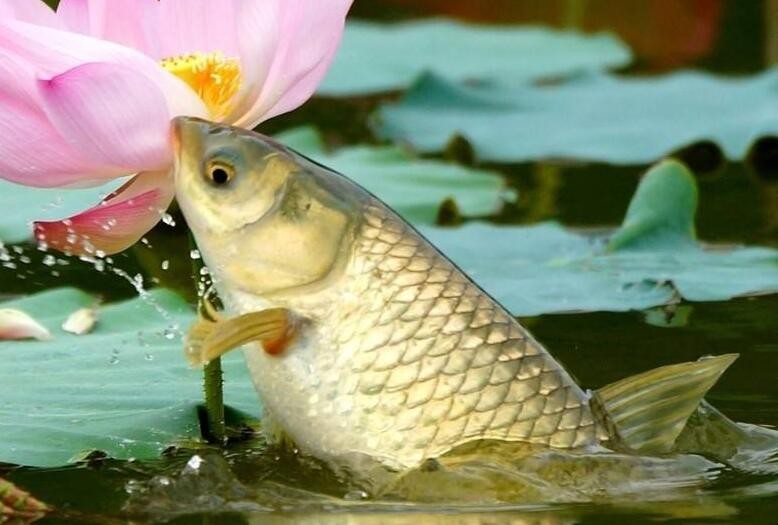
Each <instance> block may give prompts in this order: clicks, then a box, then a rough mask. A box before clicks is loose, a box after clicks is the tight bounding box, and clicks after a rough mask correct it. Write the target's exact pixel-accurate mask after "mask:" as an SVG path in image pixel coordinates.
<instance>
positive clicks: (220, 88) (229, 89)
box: [162, 53, 241, 120]
mask: <svg viewBox="0 0 778 525" xmlns="http://www.w3.org/2000/svg"><path fill="white" fill-rule="evenodd" d="M162 67H164V68H165V69H166V70H168V71H169V72H170V73H172V74H174V75H175V76H177V77H178V78H180V79H181V80H183V81H184V82H186V83H187V84H188V85H189V87H191V88H192V89H194V91H195V93H197V94H198V95H199V96H200V98H201V99H203V102H205V105H206V107H207V108H208V111H210V113H211V118H212V119H213V120H220V119H223V118H224V117H226V116H227V115H228V114H229V113H230V110H231V109H232V106H233V98H234V96H235V93H237V92H238V88H239V87H240V80H241V74H240V62H238V60H236V59H234V58H227V57H225V56H224V55H222V54H221V53H192V54H189V55H180V56H177V57H171V58H163V59H162Z"/></svg>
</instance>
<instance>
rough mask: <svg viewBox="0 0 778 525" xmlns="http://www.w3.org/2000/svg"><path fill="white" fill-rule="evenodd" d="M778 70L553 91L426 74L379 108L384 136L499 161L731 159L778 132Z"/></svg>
mask: <svg viewBox="0 0 778 525" xmlns="http://www.w3.org/2000/svg"><path fill="white" fill-rule="evenodd" d="M776 84H778V69H774V70H771V71H767V72H765V73H762V74H760V75H756V76H753V77H750V78H739V79H727V78H721V77H715V76H711V75H705V74H701V73H691V72H681V73H675V74H672V75H667V76H663V77H652V78H619V77H614V76H608V75H590V76H584V77H581V78H576V79H574V80H571V81H569V82H565V83H562V84H556V85H546V86H519V87H510V88H509V87H501V86H495V85H481V86H464V85H461V84H455V83H451V82H450V81H448V80H446V79H444V78H442V77H439V76H435V75H431V74H428V75H424V76H423V77H421V78H420V79H419V80H418V81H417V82H416V84H415V85H414V86H413V88H412V89H411V90H410V91H409V92H408V93H407V94H406V96H405V98H404V99H403V100H402V101H401V102H399V103H396V104H388V105H386V106H384V107H383V108H382V109H381V110H380V114H379V119H378V131H379V133H380V135H382V136H383V137H384V138H391V139H394V140H400V141H403V142H407V143H409V144H411V145H412V146H413V147H414V148H415V149H417V150H418V151H421V152H425V153H432V152H440V151H443V150H444V149H445V147H446V144H447V143H448V141H449V140H450V138H451V137H452V136H455V135H461V136H463V137H464V138H466V139H467V140H469V141H470V143H471V145H472V147H473V149H474V151H475V155H476V157H478V158H479V159H482V160H488V161H495V162H520V161H530V160H537V159H547V158H571V159H582V160H589V161H603V162H610V163H613V164H643V163H650V162H654V161H655V160H657V159H659V158H661V157H662V156H664V155H667V154H668V153H671V152H673V151H675V150H677V149H679V148H681V147H683V146H686V145H689V144H692V143H695V142H699V141H703V140H710V141H713V142H715V143H716V144H719V145H720V146H721V148H722V150H723V151H724V153H725V155H726V156H727V157H728V158H730V159H735V160H741V159H743V158H745V157H746V154H747V153H748V150H749V147H750V146H751V145H752V144H753V143H754V141H756V139H758V138H759V137H763V136H767V135H776V134H778V107H777V106H776V104H775V87H776Z"/></svg>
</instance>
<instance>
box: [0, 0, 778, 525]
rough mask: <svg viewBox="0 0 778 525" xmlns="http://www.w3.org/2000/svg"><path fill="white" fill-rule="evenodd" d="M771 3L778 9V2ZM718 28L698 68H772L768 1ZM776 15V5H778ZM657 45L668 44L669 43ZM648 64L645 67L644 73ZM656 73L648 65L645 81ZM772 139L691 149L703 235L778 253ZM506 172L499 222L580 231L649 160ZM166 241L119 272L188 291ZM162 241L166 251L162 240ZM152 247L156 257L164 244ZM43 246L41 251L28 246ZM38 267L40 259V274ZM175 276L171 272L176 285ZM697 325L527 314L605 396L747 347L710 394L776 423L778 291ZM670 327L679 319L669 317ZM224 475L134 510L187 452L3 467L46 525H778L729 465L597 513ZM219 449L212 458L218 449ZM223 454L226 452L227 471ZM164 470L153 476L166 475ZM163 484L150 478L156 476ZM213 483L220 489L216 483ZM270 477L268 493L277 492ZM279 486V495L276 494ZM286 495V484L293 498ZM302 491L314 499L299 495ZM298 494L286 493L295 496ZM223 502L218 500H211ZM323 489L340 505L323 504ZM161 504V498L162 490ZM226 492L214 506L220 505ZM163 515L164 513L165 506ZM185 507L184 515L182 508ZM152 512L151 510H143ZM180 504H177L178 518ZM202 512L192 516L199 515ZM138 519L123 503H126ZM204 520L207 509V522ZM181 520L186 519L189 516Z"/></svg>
mask: <svg viewBox="0 0 778 525" xmlns="http://www.w3.org/2000/svg"><path fill="white" fill-rule="evenodd" d="M773 5H775V4H773ZM722 6H723V7H722V9H723V11H722V14H721V19H720V21H719V24H720V26H719V27H720V29H719V34H718V38H717V39H716V41H715V45H713V46H712V48H711V49H710V50H709V52H707V53H705V54H704V55H703V56H701V57H699V58H698V59H697V60H696V61H693V62H691V63H690V64H687V66H693V67H701V68H704V69H707V70H710V71H716V72H724V73H733V74H740V73H748V72H754V71H757V70H758V69H760V68H761V67H763V65H764V60H765V51H764V50H765V29H764V27H765V24H764V20H763V18H764V13H765V3H763V2H759V1H751V0H732V1H730V2H723V3H722ZM776 8H777V9H778V6H776ZM354 11H355V13H356V14H358V15H361V16H370V17H375V18H382V19H387V18H388V19H393V18H406V17H409V16H413V15H414V12H415V10H414V9H412V8H409V7H407V4H402V5H395V4H393V5H386V4H384V3H382V2H378V1H376V2H373V1H372V0H361V1H360V0H358V1H357V5H356V6H355V10H354ZM657 38H660V36H659V35H658V36H657ZM641 68H643V69H641ZM644 69H645V70H647V69H650V68H649V67H648V66H646V65H645V64H642V65H641V64H640V63H639V64H638V66H637V67H636V68H635V70H634V72H636V73H642V72H644ZM777 102H778V101H777ZM376 103H377V99H368V100H356V101H333V100H321V99H317V100H314V101H312V102H310V103H309V104H307V105H306V106H305V107H304V108H302V109H301V110H298V111H296V112H295V113H293V114H291V115H288V116H285V117H282V118H279V119H277V120H275V121H274V122H273V123H271V124H269V125H267V126H265V127H264V128H263V129H262V131H264V132H268V133H272V132H273V131H277V130H280V129H284V128H287V127H291V126H293V125H296V124H299V123H308V122H314V123H316V124H317V125H319V126H320V127H321V128H322V129H323V130H324V131H325V132H326V136H327V138H328V140H329V141H330V142H331V143H333V144H336V143H349V142H358V141H371V140H372V139H371V137H370V135H369V132H368V130H367V128H366V127H365V124H364V123H365V120H366V119H365V116H366V115H367V114H368V113H369V112H370V110H371V109H372V108H373V107H374V106H375V104H376ZM776 150H778V148H775V144H771V143H769V142H768V143H766V144H765V149H764V152H763V154H762V155H761V156H759V158H758V159H757V162H756V166H755V165H754V163H751V164H749V165H741V164H725V163H724V162H721V160H720V159H719V158H718V157H717V156H716V152H715V150H714V151H711V150H710V148H705V147H699V148H696V149H694V150H692V151H690V152H687V153H686V158H687V160H689V162H690V163H691V164H692V165H693V166H695V167H696V168H697V169H696V173H697V176H698V181H699V185H700V209H699V213H698V221H697V226H698V233H699V236H700V238H702V239H704V240H706V241H711V242H718V243H749V244H762V245H771V246H778V177H776V166H777V165H778V162H776V160H777V159H778V155H776V153H775V152H776ZM489 167H491V168H494V169H496V170H498V171H500V172H502V173H503V174H505V176H506V177H507V179H508V181H509V184H511V185H512V186H514V187H516V188H517V189H518V190H519V195H520V198H519V201H518V202H517V203H516V204H512V205H509V206H507V207H506V208H505V209H504V210H503V211H502V212H501V213H500V214H499V215H497V216H495V217H492V219H493V220H495V221H498V222H503V223H514V224H526V223H533V222H538V221H542V220H557V221H560V222H562V223H564V224H566V225H570V226H576V227H584V228H588V227H602V226H613V225H616V224H617V223H618V222H619V221H620V220H621V218H622V217H623V214H624V211H625V210H626V207H627V204H628V202H629V198H630V197H631V195H632V193H633V191H634V189H635V187H636V186H637V182H638V180H639V177H640V175H641V174H642V173H643V172H644V170H645V167H644V166H634V167H619V168H616V167H612V166H607V165H593V164H590V165H579V166H576V165H566V166H538V165H530V164H522V165H509V166H489ZM149 237H150V239H151V240H152V244H153V245H154V246H157V247H158V246H163V245H164V246H166V252H167V253H165V254H161V253H152V251H153V250H149V249H148V248H144V247H142V246H139V247H136V248H134V249H132V250H130V251H128V252H126V254H124V255H122V256H120V257H118V258H115V259H116V260H117V264H116V266H119V267H121V268H124V269H126V270H127V271H128V272H129V273H131V274H133V273H135V272H141V273H144V274H146V275H147V276H148V277H153V276H152V275H149V274H148V272H146V271H145V270H144V268H149V267H158V266H159V265H158V264H149V262H148V261H149V259H150V258H151V259H154V260H156V259H157V258H158V259H159V260H161V259H170V260H171V271H168V272H166V277H165V278H166V279H167V281H165V282H162V283H161V284H164V285H167V286H172V287H177V288H179V289H181V290H188V289H189V288H191V285H190V283H191V281H190V276H189V272H190V269H189V268H190V261H189V259H188V245H187V239H186V235H185V233H184V231H183V229H182V228H181V227H180V226H179V228H177V229H171V228H170V227H168V226H165V225H160V226H159V227H158V228H157V229H156V230H155V231H154V232H152V233H151V234H150V235H149ZM160 241H164V242H160ZM155 250H156V248H155ZM31 251H32V250H31ZM37 266H39V267H41V265H37ZM30 268H33V271H32V273H31V274H29V275H25V279H23V280H20V279H19V278H18V275H17V274H16V272H15V271H11V270H7V269H2V268H0V289H2V290H3V293H4V294H8V295H12V294H17V293H30V292H32V291H35V290H40V289H45V288H49V287H53V286H62V285H76V286H80V287H82V288H84V289H87V290H89V291H93V292H97V293H100V294H102V295H103V296H105V297H106V298H107V299H119V298H123V297H129V296H132V295H133V294H134V290H133V289H132V287H130V286H129V285H128V284H127V283H126V282H125V281H122V280H121V279H119V278H118V277H116V276H111V275H102V274H97V273H96V272H95V270H94V269H93V267H92V266H91V265H89V264H83V265H82V264H79V263H77V262H76V261H74V262H73V264H72V265H70V266H69V267H67V270H63V275H62V277H60V278H59V279H57V280H54V279H53V278H51V277H50V276H48V275H47V274H46V272H45V271H43V269H41V271H40V273H37V272H36V271H35V270H34V268H35V265H30ZM171 275H172V276H173V277H170V276H171ZM682 308H684V309H686V310H685V311H684V315H686V314H688V319H687V321H686V322H685V323H684V324H683V325H682V326H674V327H667V326H655V325H653V324H650V323H648V322H647V313H646V312H629V313H587V314H570V315H544V316H539V317H536V318H529V319H522V321H523V322H524V323H525V325H526V326H527V327H528V328H530V330H531V331H532V332H533V333H534V334H535V335H536V336H537V337H538V338H539V339H540V340H541V341H542V342H543V343H545V344H546V345H547V346H548V347H549V348H550V349H551V351H552V353H553V354H554V355H555V356H556V357H557V358H558V359H559V360H560V361H561V362H562V363H564V365H565V366H566V368H567V369H568V370H570V371H571V372H572V374H573V375H574V376H575V377H576V378H577V379H578V380H579V382H580V383H581V384H582V385H583V386H585V387H597V386H601V385H604V384H607V383H609V382H611V381H615V380H617V379H621V378H624V377H626V376H629V375H631V374H635V373H638V372H641V371H645V370H647V369H650V368H653V367H656V366H660V365H664V364H669V363H675V362H679V361H685V360H694V359H696V358H697V357H699V356H700V355H704V354H722V353H728V352H738V353H740V355H741V357H740V359H739V360H738V361H737V362H736V363H735V364H734V365H733V366H732V367H731V368H730V369H729V371H728V372H727V373H726V374H725V375H724V377H723V378H722V379H721V380H720V381H719V383H718V384H717V385H716V386H715V387H714V389H713V390H712V391H711V393H710V394H709V396H708V399H709V401H710V402H711V403H712V404H714V405H715V406H717V407H718V408H720V409H721V410H722V411H724V412H725V413H726V414H727V415H728V416H729V417H731V418H732V419H734V420H737V421H745V422H750V423H755V424H759V425H764V426H770V427H775V426H778V296H767V297H755V298H747V299H737V300H732V301H728V302H721V303H694V304H685V305H683V306H682ZM663 315H665V316H666V318H668V319H669V318H671V317H672V316H673V315H674V313H673V312H672V311H667V312H663ZM200 453H201V454H204V455H205V457H206V458H212V463H213V464H215V465H217V466H218V469H217V471H215V472H214V473H213V476H212V477H211V478H210V479H209V480H208V482H207V483H205V484H204V485H203V484H195V485H192V486H187V485H186V484H183V486H181V485H180V484H179V486H177V488H176V491H173V492H167V491H165V490H163V489H159V491H158V492H153V491H152V499H151V500H149V501H146V502H145V503H144V504H136V505H135V507H133V508H132V509H130V510H129V515H128V514H127V513H123V511H122V509H123V508H125V505H126V502H127V500H128V498H129V497H130V495H131V494H135V495H136V496H137V493H138V490H140V489H138V487H144V489H143V490H148V488H149V486H154V483H157V485H159V483H160V482H159V479H160V478H159V476H160V475H169V476H172V477H175V475H176V473H178V472H180V471H181V470H182V469H184V468H185V464H186V462H187V460H188V459H189V458H190V457H191V452H187V451H178V452H172V453H171V454H170V455H169V457H164V458H161V459H160V460H159V461H157V462H151V463H144V464H137V463H133V462H129V463H128V462H115V461H110V460H95V461H93V462H91V463H90V464H84V465H79V466H73V467H67V468H61V469H28V468H21V469H13V468H11V467H8V468H5V469H4V468H2V467H0V474H2V475H3V476H5V477H7V478H8V479H10V480H11V481H13V482H15V483H18V484H19V485H20V486H22V487H24V488H26V489H28V490H30V491H31V492H33V493H34V494H35V495H36V496H38V497H39V498H41V499H42V500H44V501H47V502H49V503H51V504H53V505H55V506H57V507H58V508H59V509H61V510H59V511H58V512H57V513H55V514H54V515H52V516H51V517H49V518H46V519H45V520H43V521H42V522H41V523H52V524H53V523H106V524H109V523H126V522H136V523H140V522H143V521H147V520H154V519H158V520H159V519H164V520H171V522H172V523H181V524H183V523H192V524H195V523H213V524H228V523H270V524H272V523H338V524H340V523H343V524H345V523H349V524H373V523H388V524H395V523H396V524H405V523H408V524H410V523H462V524H465V523H468V524H469V523H479V524H503V523H505V524H517V525H523V524H526V525H530V524H532V525H541V524H546V525H556V524H559V525H561V524H567V523H579V524H626V523H629V524H642V523H656V522H658V521H661V522H664V523H684V524H696V523H727V524H730V523H731V524H735V523H738V524H757V525H759V524H765V525H775V524H778V478H775V477H769V476H756V475H752V474H749V475H746V474H742V473H738V472H736V471H725V472H724V473H722V474H721V475H720V476H719V478H718V479H717V480H716V481H715V482H714V483H712V484H710V485H709V486H706V487H705V489H704V491H703V492H701V493H700V494H697V495H695V497H694V498H692V499H690V500H684V501H682V502H678V501H669V500H671V499H672V498H670V497H668V501H653V502H650V503H641V502H638V501H635V502H633V504H632V505H625V504H623V503H622V504H620V505H614V504H611V503H606V502H602V503H588V504H573V505H557V506H541V507H538V506H532V507H521V506H512V507H509V506H501V507H480V508H469V509H468V508H462V507H457V506H421V505H419V506H414V505H406V504H401V503H397V504H393V505H371V504H370V503H369V502H367V503H362V504H360V505H359V506H356V507H354V506H347V507H344V506H343V502H342V500H340V498H341V497H343V496H344V495H347V494H349V492H350V491H351V487H349V486H348V484H347V483H346V482H343V481H342V480H339V479H337V478H336V477H335V476H334V475H332V474H331V473H328V472H327V471H326V469H322V468H321V466H320V465H317V464H316V463H315V462H311V461H308V460H305V459H302V458H298V457H296V456H294V455H293V454H289V453H285V452H281V451H275V450H266V449H265V448H262V447H260V448H259V449H256V448H251V447H248V446H238V447H236V448H234V449H231V450H229V451H227V452H219V451H211V452H206V453H203V452H200ZM209 454H210V455H209ZM220 458H224V461H221V460H220ZM155 476H157V477H156V478H155ZM152 478H153V479H155V480H156V481H153V482H151V485H149V483H150V482H149V480H151V479H152ZM208 483H211V485H208ZM268 483H270V485H268ZM257 486H263V487H268V486H269V487H271V488H265V489H263V490H269V491H271V492H272V491H273V490H276V493H274V494H273V496H274V497H278V496H279V495H280V496H281V499H282V500H284V501H286V503H285V504H284V505H281V506H279V507H276V508H274V509H272V512H267V510H271V509H264V508H261V505H260V504H259V503H257V504H256V505H255V506H252V505H249V504H245V505H244V506H243V507H241V506H240V505H238V506H237V507H233V508H231V509H230V511H229V512H227V513H226V514H225V513H221V512H216V510H215V509H217V508H219V506H220V501H221V500H219V499H218V498H219V497H224V496H225V493H227V494H228V495H229V493H231V492H235V491H237V492H238V493H237V494H233V495H234V496H236V499H237V500H240V491H241V490H243V489H242V488H240V487H257ZM272 487H276V488H275V489H274V488H272ZM284 487H286V488H284ZM294 489H300V490H304V491H306V492H305V493H304V494H298V493H296V492H295V491H294ZM286 490H288V494H286V493H285V491H286ZM209 494H211V495H215V496H214V498H213V499H212V500H210V501H209V500H208V497H207V495H209ZM311 494H323V495H326V496H328V497H331V498H333V499H326V500H322V501H319V500H316V499H315V498H314V499H313V500H312V499H311V498H310V495H311ZM155 495H156V496H155ZM217 496H218V497H217ZM154 497H158V499H159V503H160V505H162V506H165V508H166V509H167V510H166V511H165V512H164V513H162V514H154V512H153V507H154V501H153V498H154ZM176 504H177V505H178V506H176ZM144 505H145V506H146V507H147V508H146V510H148V512H150V513H151V516H148V515H146V516H144V515H143V514H144V510H143V507H144ZM171 508H175V509H177V510H176V511H174V512H172V513H171V512H170V509H171ZM194 508H199V509H202V510H203V512H195V513H194V514H188V513H187V509H194ZM125 510H126V508H125ZM206 511H207V512H206ZM177 513H181V514H183V515H177Z"/></svg>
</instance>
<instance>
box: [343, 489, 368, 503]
mask: <svg viewBox="0 0 778 525" xmlns="http://www.w3.org/2000/svg"><path fill="white" fill-rule="evenodd" d="M367 498H368V494H367V492H365V491H364V490H352V491H349V492H346V494H344V495H343V499H345V500H347V501H361V500H363V499H367Z"/></svg>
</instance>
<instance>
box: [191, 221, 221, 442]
mask: <svg viewBox="0 0 778 525" xmlns="http://www.w3.org/2000/svg"><path fill="white" fill-rule="evenodd" d="M189 247H190V249H195V248H197V242H196V241H195V239H194V236H193V235H192V232H189ZM202 267H203V262H202V259H192V279H193V280H194V285H195V288H196V289H198V290H199V289H200V288H199V287H198V284H199V280H200V277H201V274H200V269H201V268H202ZM198 296H200V293H199V292H198ZM200 300H201V301H207V300H209V299H208V297H200ZM203 392H204V394H205V416H206V417H205V423H206V428H204V429H202V431H203V436H204V437H205V439H207V440H208V441H210V442H211V443H215V444H219V445H223V444H225V443H226V442H227V429H226V425H225V423H224V376H223V374H222V361H221V358H218V357H217V358H216V359H214V360H213V361H211V362H210V363H208V364H207V365H205V366H204V367H203Z"/></svg>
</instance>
